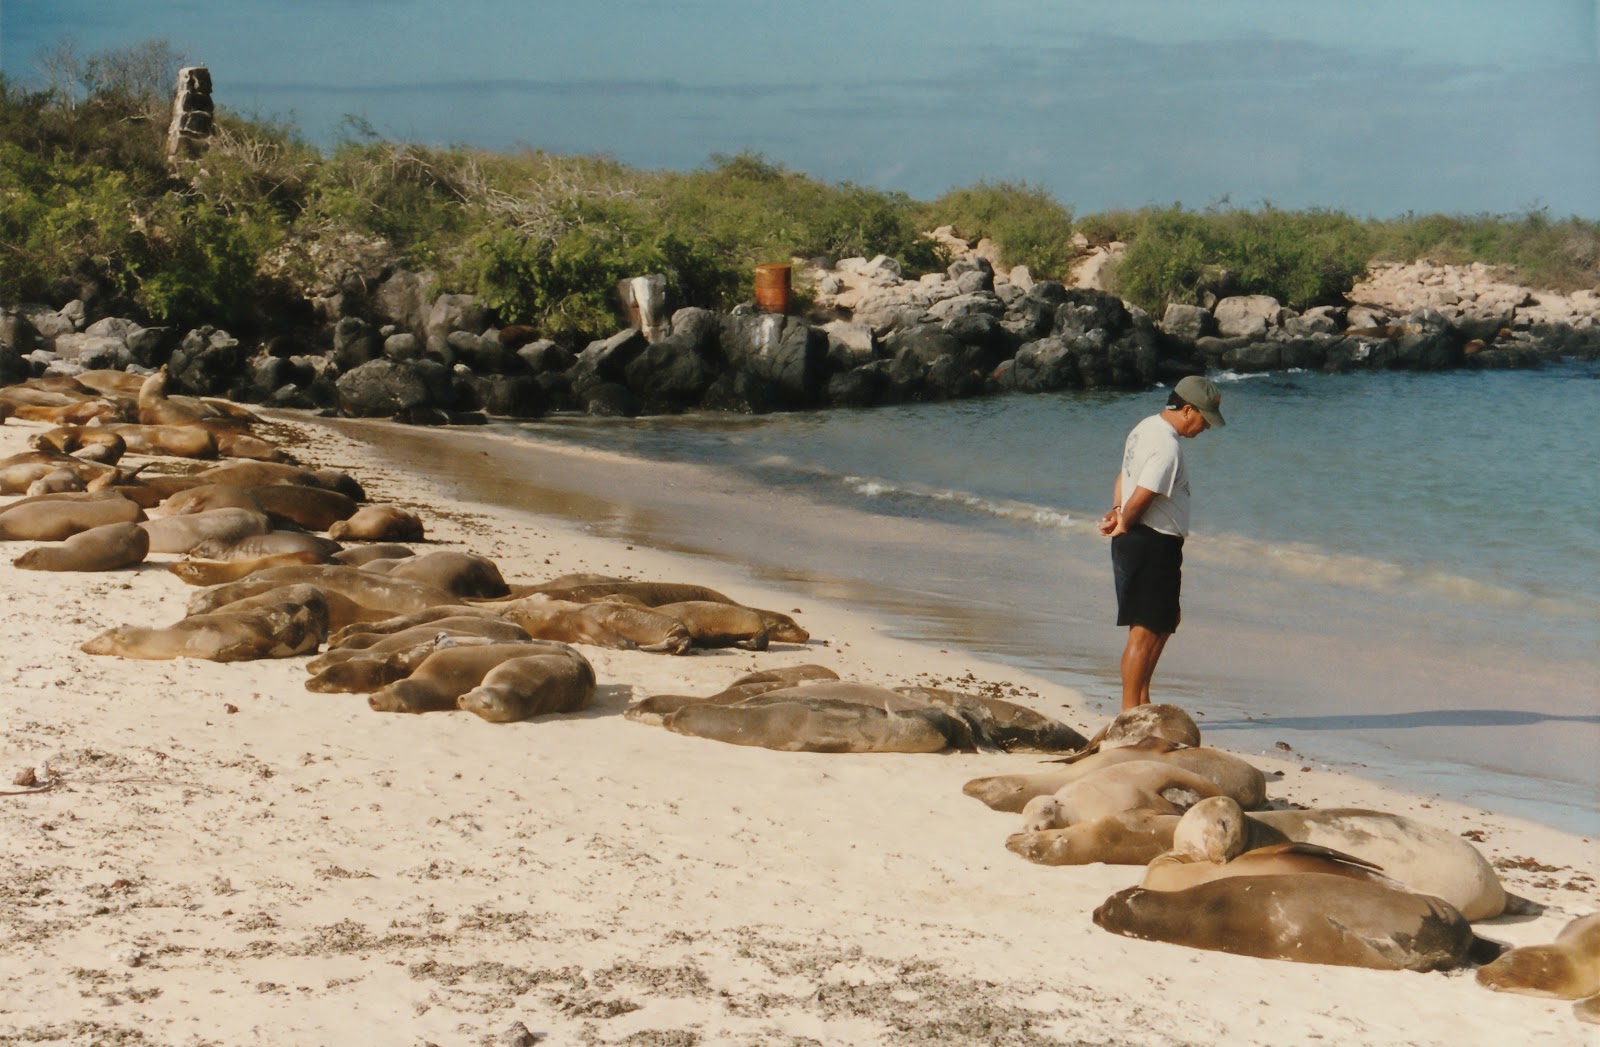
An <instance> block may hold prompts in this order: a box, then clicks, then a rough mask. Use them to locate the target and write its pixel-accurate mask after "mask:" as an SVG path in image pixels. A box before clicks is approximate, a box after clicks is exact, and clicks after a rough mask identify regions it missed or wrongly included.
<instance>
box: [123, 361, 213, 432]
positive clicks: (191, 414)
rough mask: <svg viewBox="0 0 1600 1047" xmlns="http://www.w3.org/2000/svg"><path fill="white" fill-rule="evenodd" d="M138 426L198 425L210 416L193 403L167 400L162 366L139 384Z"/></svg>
mask: <svg viewBox="0 0 1600 1047" xmlns="http://www.w3.org/2000/svg"><path fill="white" fill-rule="evenodd" d="M136 402H137V403H138V406H139V424H140V425H198V424H199V423H200V422H201V421H203V420H204V419H206V418H209V417H211V416H212V412H211V411H208V410H206V409H204V408H202V407H200V406H198V405H196V404H194V403H189V402H183V401H177V400H169V399H167V369H166V367H165V366H164V365H163V366H161V367H158V368H156V370H155V372H154V373H153V374H150V375H148V376H146V377H145V380H144V381H143V382H141V383H139V392H138V394H137V400H136Z"/></svg>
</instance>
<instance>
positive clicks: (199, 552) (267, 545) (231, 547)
mask: <svg viewBox="0 0 1600 1047" xmlns="http://www.w3.org/2000/svg"><path fill="white" fill-rule="evenodd" d="M290 552H295V553H301V552H308V553H315V554H316V555H317V557H318V559H317V561H315V562H318V563H331V562H332V561H333V557H334V555H335V554H337V553H338V552H339V543H338V542H336V541H334V540H333V539H331V538H324V537H322V536H321V535H320V534H307V533H305V532H304V531H268V532H267V533H266V534H250V535H245V536H244V537H243V538H240V539H237V540H236V541H232V542H223V541H213V540H210V539H207V540H206V541H204V542H201V543H200V544H199V545H197V546H195V547H194V548H193V549H190V550H189V555H190V556H192V557H193V558H195V559H196V560H258V559H260V558H261V557H263V556H274V555H276V554H278V553H290Z"/></svg>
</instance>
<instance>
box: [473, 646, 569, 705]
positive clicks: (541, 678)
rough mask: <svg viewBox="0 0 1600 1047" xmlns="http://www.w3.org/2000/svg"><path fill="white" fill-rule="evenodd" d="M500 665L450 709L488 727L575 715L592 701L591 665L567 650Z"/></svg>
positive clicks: (530, 656)
mask: <svg viewBox="0 0 1600 1047" xmlns="http://www.w3.org/2000/svg"><path fill="white" fill-rule="evenodd" d="M560 648H561V649H559V650H555V651H551V652H550V653H548V654H536V655H529V656H527V657H523V658H512V659H510V660H509V661H504V662H501V663H500V664H499V665H497V666H495V667H494V668H493V669H490V670H489V671H488V672H487V673H485V674H484V675H483V682H482V683H480V684H478V686H476V687H474V688H472V689H471V690H470V691H467V692H466V693H465V694H463V695H462V696H461V697H460V698H458V699H456V706H457V707H458V708H461V709H465V710H466V711H467V712H469V713H475V714H477V715H478V716H479V717H482V718H483V719H485V720H488V721H489V722H490V723H513V722H515V721H518V720H527V719H529V718H531V717H534V716H544V715H546V714H549V713H570V712H576V711H577V710H579V709H582V708H583V707H584V706H586V705H588V704H589V702H590V701H591V700H592V699H593V698H594V694H595V678H594V667H593V666H591V665H590V664H589V660H588V659H587V658H585V657H584V656H583V655H581V654H579V653H578V652H577V651H575V650H573V649H572V648H571V647H567V646H566V645H565V644H562V645H560Z"/></svg>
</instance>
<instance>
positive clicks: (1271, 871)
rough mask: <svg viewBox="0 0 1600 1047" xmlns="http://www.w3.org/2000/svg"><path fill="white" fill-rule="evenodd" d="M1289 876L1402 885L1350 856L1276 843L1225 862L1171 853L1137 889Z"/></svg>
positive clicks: (1148, 870)
mask: <svg viewBox="0 0 1600 1047" xmlns="http://www.w3.org/2000/svg"><path fill="white" fill-rule="evenodd" d="M1291 873H1320V874H1323V875H1326V876H1349V877H1351V878H1353V879H1357V880H1366V881H1368V882H1370V883H1379V884H1382V885H1383V886H1385V887H1391V888H1394V889H1395V890H1406V889H1407V888H1406V887H1405V885H1404V884H1402V883H1400V882H1399V881H1397V880H1393V879H1390V878H1389V877H1387V876H1385V875H1383V873H1382V872H1381V871H1379V870H1378V869H1377V868H1376V867H1375V866H1374V865H1373V864H1372V863H1371V862H1364V861H1362V860H1361V859H1359V858H1356V857H1354V856H1353V855H1348V854H1345V853H1343V852H1341V851H1335V850H1332V849H1330V848H1327V847H1319V846H1317V845H1316V844H1314V843H1278V844H1271V845H1269V846H1266V847H1257V848H1256V849H1255V850H1252V851H1246V852H1244V853H1243V854H1241V855H1239V856H1238V857H1237V858H1234V859H1233V860H1232V861H1227V862H1208V861H1203V860H1194V859H1192V858H1190V857H1189V856H1188V855H1186V854H1184V853H1183V852H1180V851H1177V850H1172V851H1168V852H1167V853H1166V854H1163V855H1159V856H1157V857H1155V858H1153V859H1151V861H1150V864H1149V865H1147V866H1145V870H1144V879H1142V880H1140V881H1139V886H1140V887H1143V888H1144V889H1145V890H1147V891H1182V890H1187V889H1188V888H1190V887H1194V886H1196V885H1198V884H1202V883H1210V882H1211V881H1212V880H1220V879H1223V878H1224V877H1229V876H1280V875H1289V874H1291Z"/></svg>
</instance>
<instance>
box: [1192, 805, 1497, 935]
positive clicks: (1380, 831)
mask: <svg viewBox="0 0 1600 1047" xmlns="http://www.w3.org/2000/svg"><path fill="white" fill-rule="evenodd" d="M1280 843H1311V844H1318V845H1321V846H1323V847H1329V848H1332V849H1334V850H1338V851H1342V852H1344V853H1346V854H1350V855H1354V856H1355V857H1357V858H1359V859H1362V860H1363V861H1367V862H1371V863H1372V864H1373V865H1375V866H1377V867H1378V868H1380V869H1382V870H1383V871H1384V873H1385V874H1386V875H1388V876H1389V877H1390V878H1391V879H1394V880H1398V881H1399V882H1401V883H1403V884H1405V885H1406V886H1407V887H1408V888H1410V889H1411V890H1413V891H1420V892H1422V893H1424V894H1430V895H1436V896H1438V897H1440V898H1443V899H1444V900H1445V901H1447V902H1449V903H1450V904H1451V905H1453V906H1455V907H1456V908H1457V909H1459V910H1461V912H1462V913H1463V914H1464V915H1465V916H1466V917H1467V919H1469V920H1486V919H1490V918H1492V917H1495V916H1499V915H1500V914H1501V913H1502V912H1504V911H1505V908H1506V893H1505V888H1504V887H1503V886H1502V885H1501V883H1500V878H1499V877H1498V876H1497V875H1495V871H1494V869H1493V868H1492V867H1491V866H1490V865H1489V863H1488V862H1487V861H1485V860H1484V857H1483V855H1482V854H1480V853H1479V852H1478V849H1477V848H1476V847H1473V846H1472V844H1471V843H1469V842H1468V841H1466V840H1464V839H1462V838H1461V837H1459V836H1456V835H1454V834H1452V833H1448V832H1445V831H1444V830H1442V829H1435V828H1434V827H1432V826H1430V825H1424V824H1423V823H1421V822H1418V821H1415V820H1414V819H1411V818H1407V817H1404V816H1403V815H1398V814H1389V813H1387V812H1384V811H1367V810H1361V809H1359V808H1350V807H1332V808H1313V809H1311V810H1306V811H1253V812H1250V813H1248V814H1246V813H1244V812H1242V811H1240V810H1239V809H1238V807H1237V805H1236V804H1233V803H1232V801H1230V800H1229V798H1227V797H1214V798H1211V799H1207V800H1203V801H1201V802H1200V803H1198V804H1195V806H1194V807H1192V808H1190V810H1189V811H1187V812H1185V814H1184V817H1183V821H1182V822H1180V824H1179V827H1178V829H1177V830H1176V832H1175V834H1174V842H1173V848H1174V849H1183V850H1186V851H1189V852H1191V853H1203V855H1204V856H1205V857H1206V858H1208V859H1209V860H1211V861H1219V860H1221V861H1226V860H1228V859H1231V858H1233V857H1235V856H1237V855H1239V854H1242V853H1244V852H1245V851H1248V850H1253V849H1255V848H1257V847H1265V846H1268V845H1270V844H1280Z"/></svg>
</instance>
